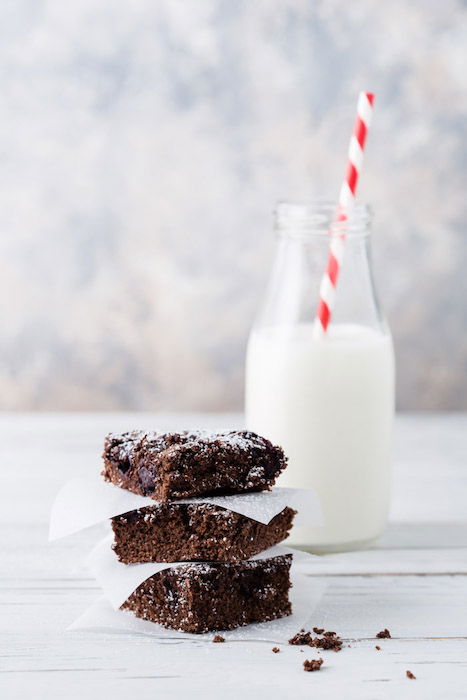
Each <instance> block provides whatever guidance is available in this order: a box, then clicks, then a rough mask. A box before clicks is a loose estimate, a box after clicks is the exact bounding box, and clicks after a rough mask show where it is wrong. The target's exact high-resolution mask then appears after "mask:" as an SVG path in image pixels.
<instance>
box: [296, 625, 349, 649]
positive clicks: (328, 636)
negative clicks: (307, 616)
mask: <svg viewBox="0 0 467 700" xmlns="http://www.w3.org/2000/svg"><path fill="white" fill-rule="evenodd" d="M313 632H315V633H316V634H321V633H323V636H322V637H312V636H311V632H305V630H304V629H301V630H300V632H297V634H296V635H295V636H294V637H292V639H289V644H295V645H297V646H308V647H315V648H316V649H330V650H332V651H340V650H341V649H342V644H343V642H342V639H341V638H340V637H338V636H337V634H336V633H335V632H325V631H324V629H319V628H318V627H313Z"/></svg>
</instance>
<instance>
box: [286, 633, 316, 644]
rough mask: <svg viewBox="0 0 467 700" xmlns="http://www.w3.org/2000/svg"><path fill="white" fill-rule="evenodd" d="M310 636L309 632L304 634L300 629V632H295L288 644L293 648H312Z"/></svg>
mask: <svg viewBox="0 0 467 700" xmlns="http://www.w3.org/2000/svg"><path fill="white" fill-rule="evenodd" d="M312 642H313V639H312V636H311V632H305V630H304V629H301V630H300V632H297V634H295V635H294V636H293V637H292V639H289V644H294V645H295V646H304V645H308V646H312Z"/></svg>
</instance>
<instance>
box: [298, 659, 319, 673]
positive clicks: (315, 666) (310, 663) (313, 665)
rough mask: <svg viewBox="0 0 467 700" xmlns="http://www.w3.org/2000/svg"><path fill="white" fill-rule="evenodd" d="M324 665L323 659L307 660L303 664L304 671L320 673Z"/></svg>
mask: <svg viewBox="0 0 467 700" xmlns="http://www.w3.org/2000/svg"><path fill="white" fill-rule="evenodd" d="M322 665H323V659H310V660H308V659H305V661H304V662H303V670H304V671H319V670H320V669H321V666H322Z"/></svg>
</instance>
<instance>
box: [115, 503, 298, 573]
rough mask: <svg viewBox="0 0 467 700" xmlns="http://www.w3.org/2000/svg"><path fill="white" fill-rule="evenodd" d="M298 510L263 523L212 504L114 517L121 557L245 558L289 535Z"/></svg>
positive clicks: (165, 505)
mask: <svg viewBox="0 0 467 700" xmlns="http://www.w3.org/2000/svg"><path fill="white" fill-rule="evenodd" d="M295 513H296V511H294V510H292V508H284V510H283V511H282V512H280V513H278V514H277V515H276V516H275V517H274V518H273V519H272V520H271V522H270V523H268V524H267V525H263V523H259V522H257V521H256V520H251V519H250V518H246V517H245V516H244V515H240V514H239V513H235V512H234V511H231V510H226V509H225V508H220V507H218V506H214V505H211V504H210V503H159V504H157V505H154V506H148V507H147V508H140V509H139V510H133V511H131V512H130V513H125V514H124V515H118V516H116V517H114V518H112V521H111V522H112V529H113V531H114V540H115V541H114V545H113V549H114V550H115V553H116V554H117V556H118V558H119V560H120V561H122V562H124V563H125V564H135V563H138V562H146V561H168V562H171V561H239V560H242V559H249V558H250V557H252V556H254V555H255V554H258V553H259V552H262V551H263V550H264V549H267V548H268V547H272V546H273V545H274V544H277V543H278V542H281V541H282V540H284V539H285V538H286V537H287V535H288V533H289V530H290V528H291V527H292V521H293V518H294V515H295Z"/></svg>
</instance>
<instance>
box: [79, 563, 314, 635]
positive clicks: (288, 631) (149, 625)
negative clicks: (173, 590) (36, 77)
mask: <svg viewBox="0 0 467 700" xmlns="http://www.w3.org/2000/svg"><path fill="white" fill-rule="evenodd" d="M291 579H292V588H291V590H290V600H291V603H292V615H289V616H288V617H282V618H280V619H279V620H271V621H270V622H259V623H255V624H252V625H247V626H246V627H239V628H237V629H235V630H229V631H225V632H222V633H221V634H222V636H223V637H224V638H225V639H226V641H234V640H243V641H267V642H275V643H277V644H281V643H286V642H287V640H288V639H290V638H291V637H292V636H293V635H294V634H295V633H296V632H298V631H299V630H300V629H301V628H302V627H303V628H305V629H308V628H310V627H311V626H312V616H313V613H314V610H315V608H316V606H317V605H318V603H319V601H320V599H321V597H322V596H323V594H324V592H325V590H326V584H325V583H324V582H323V581H319V580H317V579H315V578H309V577H306V576H303V575H302V574H299V573H292V575H291ZM68 630H106V631H109V630H110V631H113V632H133V633H135V634H145V635H150V636H152V637H155V638H157V639H160V640H167V641H169V640H180V639H182V640H183V639H194V640H199V641H208V642H212V638H213V636H214V632H206V633H205V634H192V633H189V632H180V631H176V630H169V629H166V628H165V627H162V626H161V625H158V624H157V623H155V622H148V621H147V620H141V619H139V618H137V617H135V616H134V615H133V613H131V612H130V611H123V610H114V609H113V608H112V606H111V604H110V603H109V601H108V600H107V599H106V598H105V597H102V598H100V599H99V600H97V601H96V602H95V603H93V604H92V605H91V606H90V607H89V608H88V609H87V610H86V611H85V612H84V613H83V614H82V615H80V616H79V617H78V619H77V620H75V621H74V622H73V623H72V624H71V625H70V626H69V627H68Z"/></svg>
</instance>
